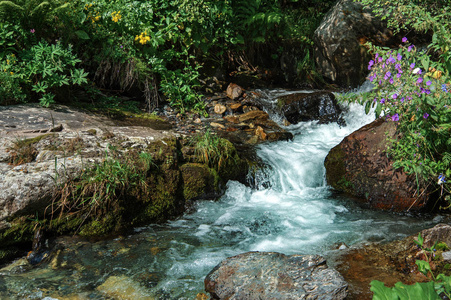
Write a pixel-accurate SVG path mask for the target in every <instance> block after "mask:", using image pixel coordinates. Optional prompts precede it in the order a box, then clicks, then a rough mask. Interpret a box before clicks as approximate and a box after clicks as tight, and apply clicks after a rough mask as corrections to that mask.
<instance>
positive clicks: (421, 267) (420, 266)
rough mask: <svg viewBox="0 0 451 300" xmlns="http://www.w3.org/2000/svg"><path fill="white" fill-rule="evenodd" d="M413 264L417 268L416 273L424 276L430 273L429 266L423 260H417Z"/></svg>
mask: <svg viewBox="0 0 451 300" xmlns="http://www.w3.org/2000/svg"><path fill="white" fill-rule="evenodd" d="M415 264H416V265H417V266H418V271H420V272H421V273H423V274H424V275H427V274H428V273H429V272H431V266H430V265H429V262H427V261H424V260H417V261H415Z"/></svg>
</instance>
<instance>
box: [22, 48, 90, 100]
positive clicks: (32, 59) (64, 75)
mask: <svg viewBox="0 0 451 300" xmlns="http://www.w3.org/2000/svg"><path fill="white" fill-rule="evenodd" d="M21 58H22V61H21V62H20V63H19V64H18V66H17V68H16V73H17V76H18V77H19V78H21V79H22V80H23V81H24V82H31V90H32V91H33V92H35V93H36V94H38V95H40V96H41V98H40V104H41V105H42V106H46V107H48V106H49V105H50V104H53V103H54V102H55V101H54V97H55V94H54V92H55V91H56V90H57V89H58V88H61V87H62V86H67V85H81V84H85V83H87V82H88V81H87V75H88V74H87V73H86V72H84V70H83V69H75V68H74V67H75V66H76V65H77V63H79V62H81V61H80V59H78V58H77V57H76V56H75V55H74V54H73V53H72V49H71V48H70V47H68V48H64V47H63V46H62V45H61V44H60V43H56V44H53V45H50V44H48V43H47V42H44V41H43V42H39V43H38V44H37V45H35V46H33V47H31V49H30V50H26V51H24V52H23V53H22V55H21Z"/></svg>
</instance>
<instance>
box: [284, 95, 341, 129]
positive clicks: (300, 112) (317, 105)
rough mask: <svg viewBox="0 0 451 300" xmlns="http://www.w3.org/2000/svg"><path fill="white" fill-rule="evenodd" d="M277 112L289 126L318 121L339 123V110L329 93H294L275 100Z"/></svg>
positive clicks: (333, 97)
mask: <svg viewBox="0 0 451 300" xmlns="http://www.w3.org/2000/svg"><path fill="white" fill-rule="evenodd" d="M277 108H278V110H279V112H280V113H281V114H282V115H283V116H284V117H285V118H286V119H287V121H288V122H290V123H291V124H297V123H299V122H303V121H312V120H318V121H319V122H320V123H322V124H323V123H329V122H338V121H340V113H341V109H340V107H339V106H338V104H337V101H336V99H335V96H334V94H332V93H329V92H314V93H295V94H289V95H285V96H281V97H279V98H278V99H277Z"/></svg>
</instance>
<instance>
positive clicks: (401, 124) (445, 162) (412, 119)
mask: <svg viewBox="0 0 451 300" xmlns="http://www.w3.org/2000/svg"><path fill="white" fill-rule="evenodd" d="M403 42H404V44H403V45H402V46H401V47H400V48H399V49H397V50H392V49H388V48H380V47H371V45H370V47H371V50H372V51H373V53H375V55H374V60H371V61H370V62H369V66H368V69H369V70H371V73H370V75H369V77H368V78H369V80H370V81H371V82H372V83H373V84H374V85H375V88H374V90H373V91H372V92H369V93H364V94H362V95H354V97H351V99H352V100H353V101H359V102H360V103H365V105H366V111H367V112H368V111H369V110H370V108H371V107H374V108H375V112H376V116H377V117H379V116H382V117H384V118H385V119H386V120H387V121H390V122H395V123H396V124H397V131H398V133H399V136H397V137H393V138H391V137H390V138H389V139H390V142H391V143H390V144H391V146H390V147H389V149H388V152H389V154H390V155H391V156H392V157H393V158H394V160H395V162H394V164H393V167H394V168H403V169H404V170H405V171H406V172H407V173H409V174H415V175H416V178H417V184H418V185H420V184H423V185H427V186H430V187H432V190H434V189H435V190H439V191H440V195H441V196H443V197H445V199H446V200H448V201H450V198H449V185H448V184H447V183H446V180H445V178H446V177H449V176H451V168H450V163H451V151H450V145H451V138H450V136H451V135H450V129H451V93H450V91H449V89H450V81H449V77H448V76H446V75H444V71H443V70H441V69H439V68H433V67H431V65H432V62H431V59H430V57H429V55H428V54H427V52H425V51H422V50H419V49H417V48H416V47H415V46H414V45H410V44H409V43H408V42H407V39H406V38H403ZM440 176H441V177H440Z"/></svg>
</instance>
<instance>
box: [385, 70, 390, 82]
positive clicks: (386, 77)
mask: <svg viewBox="0 0 451 300" xmlns="http://www.w3.org/2000/svg"><path fill="white" fill-rule="evenodd" d="M390 77H391V73H390V72H387V73H385V76H384V80H387V79H388V78H390Z"/></svg>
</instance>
